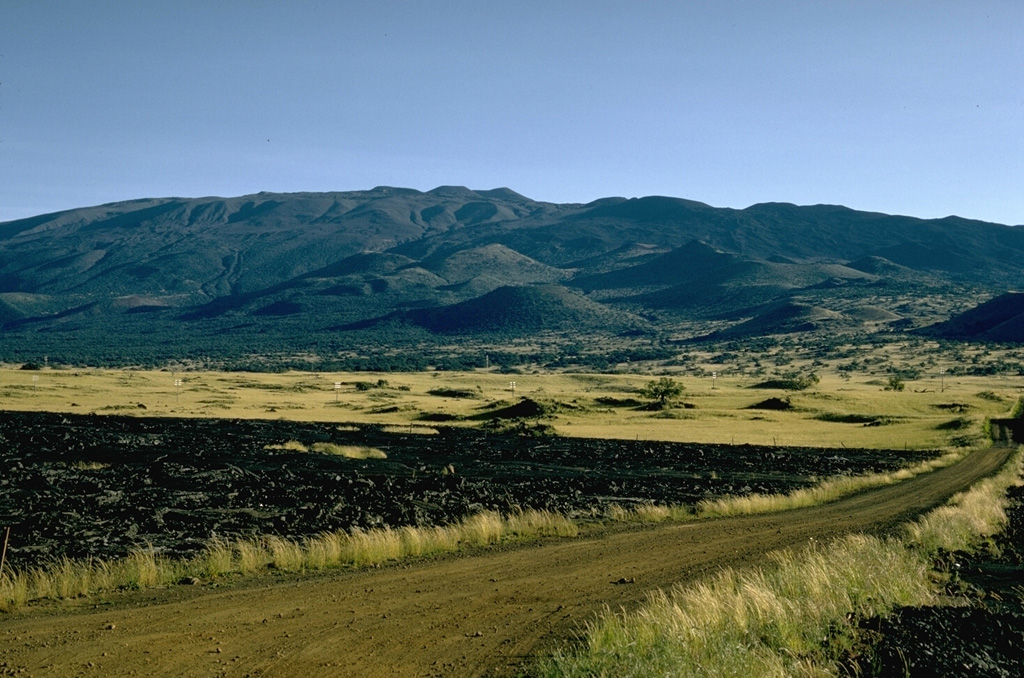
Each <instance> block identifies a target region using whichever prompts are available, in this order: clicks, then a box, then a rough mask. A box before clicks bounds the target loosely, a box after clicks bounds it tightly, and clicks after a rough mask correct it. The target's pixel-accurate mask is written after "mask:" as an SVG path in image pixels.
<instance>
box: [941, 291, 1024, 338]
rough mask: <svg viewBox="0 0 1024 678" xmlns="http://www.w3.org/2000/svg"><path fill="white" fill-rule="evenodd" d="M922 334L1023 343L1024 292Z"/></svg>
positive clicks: (958, 317)
mask: <svg viewBox="0 0 1024 678" xmlns="http://www.w3.org/2000/svg"><path fill="white" fill-rule="evenodd" d="M921 331H922V333H924V334H928V335H931V336H938V337H944V338H947V339H961V340H968V341H996V342H1010V343H1024V293H1021V292H1007V293H1006V294H1003V295H1000V296H998V297H996V298H994V299H990V300H989V301H986V302H985V303H983V304H980V305H979V306H976V307H974V308H972V309H971V310H969V311H966V312H964V313H961V314H959V315H957V316H954V317H952V318H950V319H949V320H947V321H946V322H943V323H939V324H937V325H932V326H931V327H927V328H924V329H923V330H921Z"/></svg>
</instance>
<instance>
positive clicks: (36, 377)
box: [32, 374, 39, 391]
mask: <svg viewBox="0 0 1024 678" xmlns="http://www.w3.org/2000/svg"><path fill="white" fill-rule="evenodd" d="M32 390H33V391H38V390H39V375H38V374H33V375H32Z"/></svg>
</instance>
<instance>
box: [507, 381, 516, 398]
mask: <svg viewBox="0 0 1024 678" xmlns="http://www.w3.org/2000/svg"><path fill="white" fill-rule="evenodd" d="M508 387H509V389H511V390H512V397H513V398H515V397H516V382H514V381H510V382H508Z"/></svg>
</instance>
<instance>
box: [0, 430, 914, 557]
mask: <svg viewBox="0 0 1024 678" xmlns="http://www.w3.org/2000/svg"><path fill="white" fill-rule="evenodd" d="M289 441H296V442H299V443H302V444H303V445H306V446H311V445H312V444H314V443H317V442H330V443H334V444H337V445H353V446H366V447H373V448H377V449H379V450H381V451H383V452H385V453H386V455H387V458H386V459H365V460H355V459H348V458H344V457H341V456H336V455H329V454H321V453H312V452H296V451H287V450H281V449H272V446H280V445H283V444H285V443H288V442H289ZM932 454H933V453H922V452H910V453H902V452H897V451H878V450H858V449H843V450H826V449H813V448H784V447H759V446H748V445H742V446H729V445H705V444H680V443H667V442H647V441H631V440H594V439H580V438H564V437H553V436H547V437H521V436H514V435H495V434H488V433H485V432H482V431H479V430H475V429H460V428H454V427H436V428H430V429H426V428H422V429H409V430H403V431H402V432H394V431H389V430H385V429H383V428H381V427H379V426H368V425H362V426H355V425H339V424H336V423H296V422H287V421H281V420H277V421H262V420H226V419H170V418H139V417H122V416H96V415H71V414H55V413H25V412H0V468H2V469H3V472H2V475H0V529H2V528H4V527H8V526H9V527H10V528H11V537H10V547H9V549H8V552H7V560H8V563H9V564H10V565H12V566H14V567H16V568H17V567H25V566H33V565H40V564H44V563H46V562H48V561H51V560H53V559H57V558H62V557H70V558H82V557H89V556H92V557H115V556H120V555H124V554H126V553H127V552H128V551H130V550H131V549H132V548H133V547H137V546H146V545H148V546H152V547H153V548H155V549H157V550H159V551H161V552H164V553H167V554H171V555H187V554H189V553H193V552H196V551H197V550H199V549H201V548H202V547H203V546H204V545H205V544H206V543H208V542H209V540H211V539H213V538H232V537H239V536H254V535H259V534H275V535H279V536H285V537H291V538H300V537H303V536H311V535H315V534H317V533H320V532H323V531H327V530H337V529H351V528H354V527H360V528H369V527H379V526H385V525H389V526H392V527H398V526H402V525H434V524H443V523H447V522H451V521H453V520H456V519H458V518H461V517H463V516H465V515H467V514H470V513H473V512H476V511H480V510H484V509H492V510H497V511H502V512H508V511H512V510H515V509H517V508H523V509H527V508H536V509H551V510H556V511H560V512H564V513H567V514H569V515H573V516H577V517H582V516H586V515H593V514H595V513H597V512H600V511H601V510H602V509H603V508H606V507H607V506H608V505H610V504H613V503H617V504H620V505H623V506H630V505H635V504H637V503H640V502H662V503H684V504H692V503H695V502H697V501H700V500H702V499H706V498H714V497H719V496H723V495H743V494H750V493H764V492H783V491H789V490H793V489H796V488H799V487H805V486H809V485H812V484H814V483H815V482H818V481H819V480H820V479H822V478H823V477H830V476H837V475H844V474H849V475H853V474H864V473H870V472H877V471H888V470H893V469H896V468H900V467H903V466H906V465H908V464H909V463H912V462H914V461H919V460H921V459H923V458H925V457H928V456H931V455H932Z"/></svg>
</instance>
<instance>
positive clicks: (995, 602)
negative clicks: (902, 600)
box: [849, 487, 1024, 678]
mask: <svg viewBox="0 0 1024 678" xmlns="http://www.w3.org/2000/svg"><path fill="white" fill-rule="evenodd" d="M1009 497H1010V500H1011V506H1010V510H1009V511H1008V513H1009V515H1010V524H1009V526H1008V528H1007V530H1006V531H1004V532H1003V534H1001V535H999V537H998V538H997V539H996V547H997V548H996V550H995V552H997V553H999V554H1000V555H999V557H995V556H989V557H984V556H982V557H974V556H969V555H967V554H963V553H955V554H949V555H948V557H947V558H945V559H944V562H943V563H942V566H943V569H948V570H949V571H950V573H951V575H952V580H951V583H950V593H951V594H953V595H954V596H955V597H956V598H957V599H959V602H961V603H962V605H961V606H957V607H923V608H903V609H900V610H897V611H896V612H895V613H894V614H893V615H892V616H890V617H888V618H886V619H877V618H876V619H868V620H865V621H864V622H863V623H862V627H863V629H864V631H865V632H866V636H867V638H868V639H869V640H870V641H871V647H869V648H867V649H866V650H865V652H864V653H863V654H862V655H860V656H859V657H858V658H857V660H856V661H851V662H850V663H849V667H850V669H851V672H852V673H854V674H855V675H865V676H910V677H917V676H920V677H921V678H924V677H926V676H928V677H931V676H946V677H957V676H963V677H964V678H968V677H971V678H979V677H983V678H988V677H991V678H1013V677H1016V676H1022V675H1024V487H1017V488H1011V491H1010V493H1009Z"/></svg>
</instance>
